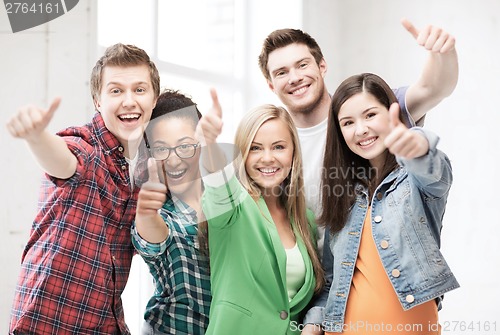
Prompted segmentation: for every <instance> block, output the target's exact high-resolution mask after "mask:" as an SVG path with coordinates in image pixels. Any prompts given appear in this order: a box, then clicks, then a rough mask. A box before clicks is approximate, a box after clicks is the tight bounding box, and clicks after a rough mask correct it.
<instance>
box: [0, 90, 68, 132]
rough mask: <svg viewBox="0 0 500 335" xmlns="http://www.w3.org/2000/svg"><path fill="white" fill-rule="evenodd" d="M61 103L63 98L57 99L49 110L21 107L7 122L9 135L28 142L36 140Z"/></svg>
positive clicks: (31, 106) (30, 106)
mask: <svg viewBox="0 0 500 335" xmlns="http://www.w3.org/2000/svg"><path fill="white" fill-rule="evenodd" d="M60 103H61V98H55V99H54V100H53V101H52V103H51V104H50V106H49V108H48V109H41V108H39V107H36V106H33V105H29V106H24V107H21V108H20V109H19V110H18V112H17V113H16V114H15V115H14V116H13V117H12V118H11V119H10V120H9V121H8V122H7V125H6V126H7V129H8V131H9V133H10V134H11V135H12V136H14V137H17V138H23V139H25V140H27V141H34V140H36V139H37V138H38V136H39V135H40V134H41V133H42V131H43V130H45V128H47V125H48V124H49V123H50V121H51V120H52V117H53V116H54V113H55V111H56V110H57V108H58V107H59V104H60Z"/></svg>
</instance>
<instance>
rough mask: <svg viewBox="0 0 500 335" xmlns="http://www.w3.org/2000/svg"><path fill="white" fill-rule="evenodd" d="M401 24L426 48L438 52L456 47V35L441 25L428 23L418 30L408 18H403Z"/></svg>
mask: <svg viewBox="0 0 500 335" xmlns="http://www.w3.org/2000/svg"><path fill="white" fill-rule="evenodd" d="M401 24H402V25H403V27H405V29H406V30H407V31H408V32H409V33H410V34H411V35H412V36H413V38H415V40H416V41H417V43H418V44H419V45H421V46H423V47H424V48H425V49H426V50H429V51H431V52H437V53H447V52H448V51H450V50H454V49H455V37H453V36H451V35H450V34H449V33H448V32H446V31H444V30H443V29H441V28H439V27H435V26H432V25H428V26H427V27H425V28H424V29H422V30H418V29H417V28H415V26H414V25H413V24H412V23H411V22H410V21H408V20H407V19H402V20H401Z"/></svg>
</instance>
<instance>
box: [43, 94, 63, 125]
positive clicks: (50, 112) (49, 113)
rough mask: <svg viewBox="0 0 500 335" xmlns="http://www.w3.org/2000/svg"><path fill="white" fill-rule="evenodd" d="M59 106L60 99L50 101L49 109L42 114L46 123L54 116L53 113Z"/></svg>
mask: <svg viewBox="0 0 500 335" xmlns="http://www.w3.org/2000/svg"><path fill="white" fill-rule="evenodd" d="M60 104H61V98H60V97H57V98H54V100H52V102H51V103H50V106H49V108H48V109H47V111H46V112H45V113H44V119H45V120H47V121H48V120H51V119H52V117H53V116H54V113H55V111H56V110H57V108H59V105H60Z"/></svg>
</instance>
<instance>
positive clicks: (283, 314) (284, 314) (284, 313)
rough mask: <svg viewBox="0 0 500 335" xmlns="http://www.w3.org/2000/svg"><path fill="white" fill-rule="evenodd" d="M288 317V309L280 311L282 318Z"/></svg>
mask: <svg viewBox="0 0 500 335" xmlns="http://www.w3.org/2000/svg"><path fill="white" fill-rule="evenodd" d="M287 318H288V313H287V312H286V311H281V312H280V319H281V320H286V319H287Z"/></svg>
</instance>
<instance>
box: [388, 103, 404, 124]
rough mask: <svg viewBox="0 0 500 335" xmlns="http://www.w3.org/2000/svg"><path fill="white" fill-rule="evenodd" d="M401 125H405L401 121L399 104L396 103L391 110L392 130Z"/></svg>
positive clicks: (390, 121) (390, 122)
mask: <svg viewBox="0 0 500 335" xmlns="http://www.w3.org/2000/svg"><path fill="white" fill-rule="evenodd" d="M400 124H403V122H401V120H400V119H399V104H398V103H396V102H395V103H393V104H392V105H391V107H390V108H389V125H390V127H391V130H392V129H394V128H396V127H398V126H399V125H400Z"/></svg>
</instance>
